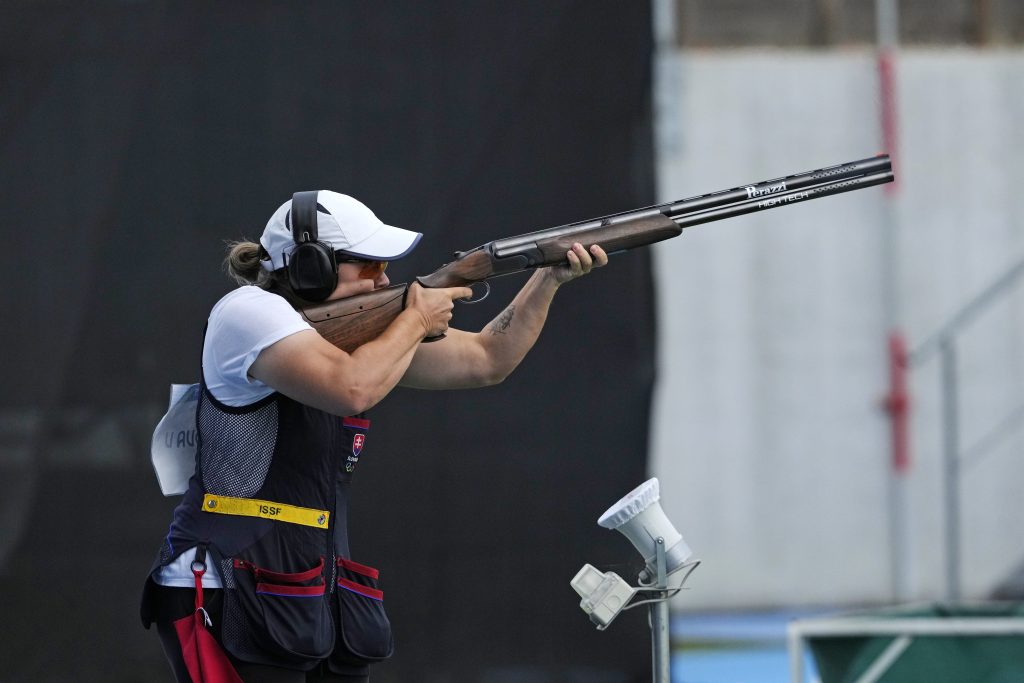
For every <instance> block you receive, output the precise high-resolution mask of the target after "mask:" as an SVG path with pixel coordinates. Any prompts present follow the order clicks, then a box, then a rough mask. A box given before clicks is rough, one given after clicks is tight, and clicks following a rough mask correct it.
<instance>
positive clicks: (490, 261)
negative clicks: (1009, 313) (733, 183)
mask: <svg viewBox="0 0 1024 683" xmlns="http://www.w3.org/2000/svg"><path fill="white" fill-rule="evenodd" d="M893 180H894V176H893V173H892V163H891V161H890V159H889V156H888V155H887V154H880V155H878V156H875V157H871V158H869V159H861V160H860V161H851V162H849V163H845V164H838V165H836V166H828V167H826V168H820V169H817V170H814V171H807V172H806V173H797V174H794V175H788V176H785V177H782V178H776V179H774V180H765V181H762V182H759V183H752V184H749V185H742V186H740V187H734V188H731V189H728V190H721V191H719V192H712V193H710V194H702V195H699V196H697V197H691V198H689V199H680V200H678V201H675V202H669V203H667V204H659V205H657V206H651V207H647V208H643V209H635V210H633V211H625V212H622V213H616V214H611V215H608V216H602V217H600V218H594V219H592V220H587V221H580V222H578V223H570V224H568V225H562V226H559V227H556V228H549V229H547V230H539V231H537V232H530V233H526V234H523V235H518V236H516V237H506V238H504V239H499V240H494V241H493V242H488V243H487V244H483V245H481V246H479V247H476V248H475V249H470V250H469V251H457V252H455V255H454V258H453V260H452V261H451V262H450V263H446V264H444V265H443V266H441V267H440V268H438V269H437V270H435V271H434V272H433V273H430V274H429V275H424V276H422V277H418V278H416V281H417V282H419V283H420V284H421V285H423V286H424V287H461V286H473V285H476V284H479V283H483V284H484V285H485V286H486V287H487V291H489V290H490V287H489V285H487V282H486V280H488V279H490V278H492V277H497V276H499V275H510V274H512V273H520V272H522V271H525V270H533V269H535V268H544V267H547V266H554V265H560V264H563V263H565V253H566V252H567V251H568V250H569V249H570V248H571V247H572V244H573V242H579V243H581V244H582V245H583V246H584V247H590V246H591V245H594V244H599V245H601V247H602V248H603V249H604V250H605V251H606V252H608V254H614V253H618V252H622V251H627V250H629V249H634V248H636V247H642V246H646V245H648V244H654V243H655V242H660V241H662V240H667V239H669V238H672V237H675V236H677V235H679V233H681V232H682V231H683V228H688V227H690V226H693V225H700V224H701V223H710V222H712V221H720V220H723V219H726V218H732V217H734V216H742V215H743V214H747V213H753V212H755V211H764V210H767V209H773V208H776V207H779V206H785V205H787V204H794V203H796V202H803V201H807V200H810V199H818V198H819V197H827V196H829V195H833V194H839V193H841V192H850V191H852V190H860V189H862V188H865V187H872V186H874V185H881V184H883V183H889V182H892V181H893ZM408 287H409V285H407V284H400V285H393V286H391V287H387V288H384V289H379V290H376V291H374V292H370V293H368V294H359V295H357V296H353V297H349V298H346V299H337V300H334V301H326V302H323V303H319V304H315V305H312V306H308V307H305V308H301V309H299V310H300V313H302V315H303V317H304V318H305V319H306V321H307V322H309V324H310V325H312V326H313V328H314V329H316V331H317V332H319V333H320V334H321V336H323V337H324V338H325V339H326V340H327V341H329V342H330V343H331V344H334V345H335V346H337V347H338V348H340V349H342V350H343V351H349V352H351V351H353V350H354V349H356V348H357V347H359V346H361V345H362V344H365V343H366V342H368V341H370V340H372V339H375V338H376V337H378V336H379V335H380V334H381V333H382V332H383V331H384V330H385V329H386V328H387V326H388V325H390V324H391V321H392V320H394V319H395V318H396V317H397V316H398V314H399V313H401V312H402V309H403V308H404V306H405V293H406V290H407V289H408ZM486 296H487V293H486V292H485V293H484V295H483V296H481V297H480V298H477V299H474V302H476V301H481V300H482V299H483V298H485V297H486ZM439 338H440V337H437V339H439ZM432 340H433V339H425V340H424V341H432Z"/></svg>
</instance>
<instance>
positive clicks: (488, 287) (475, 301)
mask: <svg viewBox="0 0 1024 683" xmlns="http://www.w3.org/2000/svg"><path fill="white" fill-rule="evenodd" d="M477 285H483V286H484V295H483V296H482V297H480V298H479V299H458V302H459V303H460V304H478V303H480V302H481V301H483V300H484V299H486V298H487V297H488V296H490V294H491V283H490V282H488V281H487V280H481V281H480V282H474V283H473V284H471V285H469V288H470V289H473V288H474V287H476V286H477Z"/></svg>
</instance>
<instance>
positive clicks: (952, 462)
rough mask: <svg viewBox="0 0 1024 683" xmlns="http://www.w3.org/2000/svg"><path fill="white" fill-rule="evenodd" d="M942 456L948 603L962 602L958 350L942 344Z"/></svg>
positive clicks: (947, 341) (945, 342)
mask: <svg viewBox="0 0 1024 683" xmlns="http://www.w3.org/2000/svg"><path fill="white" fill-rule="evenodd" d="M940 349H941V364H942V422H943V430H942V454H943V462H944V464H945V468H944V473H943V474H944V480H943V483H944V485H945V490H946V599H947V600H950V601H956V600H959V599H960V472H959V469H960V420H959V411H958V409H957V402H958V399H959V396H958V394H959V391H958V389H957V377H956V346H955V342H954V340H953V338H952V337H951V336H950V337H946V338H945V339H943V340H942V342H941V346H940Z"/></svg>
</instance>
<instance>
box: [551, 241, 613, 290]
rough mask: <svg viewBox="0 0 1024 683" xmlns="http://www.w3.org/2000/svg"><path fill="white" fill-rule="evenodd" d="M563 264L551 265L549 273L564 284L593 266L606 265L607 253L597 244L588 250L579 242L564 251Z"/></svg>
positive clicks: (585, 272) (584, 273)
mask: <svg viewBox="0 0 1024 683" xmlns="http://www.w3.org/2000/svg"><path fill="white" fill-rule="evenodd" d="M566 260H567V261H568V262H567V263H566V264H565V265H561V266H552V267H551V270H550V273H551V276H552V277H554V278H555V282H557V283H558V284H560V285H561V284H565V283H566V282H568V281H569V280H575V279H576V278H578V277H580V276H583V275H586V274H587V273H589V272H590V271H591V270H593V269H594V268H600V267H601V266H606V265H608V254H606V253H604V249H602V248H601V247H599V246H598V245H596V244H595V245H593V246H591V247H590V251H587V250H586V249H584V248H583V245H582V244H580V243H579V242H575V243H573V245H572V249H570V250H569V251H568V252H566Z"/></svg>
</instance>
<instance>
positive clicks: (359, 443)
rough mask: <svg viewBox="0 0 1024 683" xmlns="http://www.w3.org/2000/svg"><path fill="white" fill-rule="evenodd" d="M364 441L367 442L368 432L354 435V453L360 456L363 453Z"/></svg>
mask: <svg viewBox="0 0 1024 683" xmlns="http://www.w3.org/2000/svg"><path fill="white" fill-rule="evenodd" d="M364 443H366V434H356V435H355V436H354V437H352V455H355V456H358V455H359V454H360V453H362V452H363V444H364Z"/></svg>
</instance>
